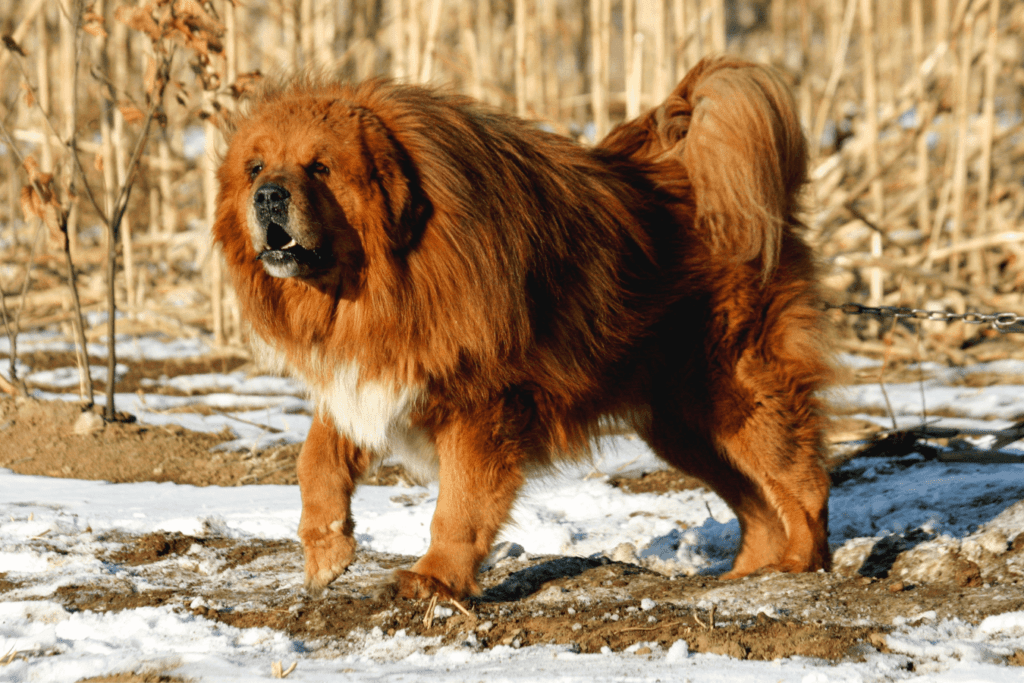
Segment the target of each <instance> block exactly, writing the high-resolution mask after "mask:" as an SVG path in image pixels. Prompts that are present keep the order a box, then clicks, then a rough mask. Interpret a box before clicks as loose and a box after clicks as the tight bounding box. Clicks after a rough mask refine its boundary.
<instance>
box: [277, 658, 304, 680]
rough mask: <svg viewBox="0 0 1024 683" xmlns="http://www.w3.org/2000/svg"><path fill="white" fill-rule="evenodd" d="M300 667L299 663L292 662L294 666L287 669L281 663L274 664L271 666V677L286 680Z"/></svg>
mask: <svg viewBox="0 0 1024 683" xmlns="http://www.w3.org/2000/svg"><path fill="white" fill-rule="evenodd" d="M298 665H299V663H298V662H292V665H291V666H289V667H288V668H287V669H285V668H284V667H283V665H282V664H281V662H280V661H276V662H272V663H271V664H270V675H271V676H273V677H274V678H286V677H287V676H288V674H290V673H291V672H293V671H295V667H297V666H298Z"/></svg>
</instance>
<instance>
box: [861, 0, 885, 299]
mask: <svg viewBox="0 0 1024 683" xmlns="http://www.w3.org/2000/svg"><path fill="white" fill-rule="evenodd" d="M860 26H861V41H862V43H863V45H862V50H861V55H862V59H863V64H864V67H863V68H864V74H863V83H864V133H863V134H864V136H865V138H866V139H865V171H866V172H867V174H868V176H869V177H873V178H874V180H872V181H871V187H870V196H871V218H872V220H874V222H875V225H876V226H878V225H879V224H880V223H881V221H882V218H883V217H884V215H885V196H884V187H883V185H882V179H881V178H880V177H878V175H879V173H878V169H879V154H878V135H879V129H878V71H877V68H876V66H875V45H874V39H875V8H874V3H873V2H872V0H860ZM871 257H872V258H874V259H880V258H881V257H882V235H881V234H880V233H879V232H878V230H877V229H874V230H872V232H871ZM882 275H883V274H882V269H881V268H879V267H877V266H875V267H872V268H870V269H869V270H868V287H869V294H868V305H870V306H877V305H879V304H880V303H882V294H883V290H882Z"/></svg>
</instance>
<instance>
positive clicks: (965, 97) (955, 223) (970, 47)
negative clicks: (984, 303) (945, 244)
mask: <svg viewBox="0 0 1024 683" xmlns="http://www.w3.org/2000/svg"><path fill="white" fill-rule="evenodd" d="M958 38H959V42H960V63H959V68H958V69H957V74H956V78H957V93H956V105H955V109H956V133H957V135H956V158H955V161H954V162H953V220H952V223H951V225H950V230H949V239H950V241H951V242H952V243H953V244H957V243H959V242H960V240H962V239H963V236H964V229H963V221H964V201H965V198H966V194H967V143H968V141H967V123H968V121H967V115H968V111H969V108H970V103H969V99H970V80H971V57H972V56H973V52H974V40H973V38H974V14H973V13H968V15H967V16H966V17H965V19H964V22H963V25H962V28H961V30H960V35H959V36H958ZM949 269H950V272H952V273H954V274H956V273H958V272H959V270H960V256H959V254H957V255H953V256H950V258H949Z"/></svg>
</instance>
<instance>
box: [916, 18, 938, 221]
mask: <svg viewBox="0 0 1024 683" xmlns="http://www.w3.org/2000/svg"><path fill="white" fill-rule="evenodd" d="M923 2H924V0H911V3H910V25H911V45H912V52H913V56H914V67H915V68H914V80H915V83H914V90H915V95H916V100H915V102H914V109H915V111H916V112H917V127H918V136H917V149H916V153H917V173H916V181H917V182H916V185H917V226H918V229H919V230H920V231H921V232H922V233H924V232H925V231H926V230H928V227H929V226H930V225H931V218H930V213H931V211H930V209H931V196H930V193H929V191H928V180H929V178H930V170H931V168H930V161H929V158H928V137H927V136H926V135H925V134H924V132H925V130H926V129H927V128H928V125H929V123H930V121H931V118H932V116H933V115H934V112H933V109H934V107H933V106H932V104H931V102H929V101H928V93H927V84H926V83H925V79H924V75H923V74H921V70H920V68H918V67H919V66H920V65H921V63H922V62H924V55H925V52H924V8H923V7H922V4H923Z"/></svg>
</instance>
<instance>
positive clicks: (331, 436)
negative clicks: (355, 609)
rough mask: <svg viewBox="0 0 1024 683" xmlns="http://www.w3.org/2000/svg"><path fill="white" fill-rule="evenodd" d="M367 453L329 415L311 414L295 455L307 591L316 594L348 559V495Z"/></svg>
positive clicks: (350, 552)
mask: <svg viewBox="0 0 1024 683" xmlns="http://www.w3.org/2000/svg"><path fill="white" fill-rule="evenodd" d="M369 464H370V455H369V454H368V453H367V452H365V451H363V450H362V449H360V448H358V447H357V446H356V445H355V444H353V443H352V442H351V441H349V440H348V439H347V438H345V437H344V436H342V435H340V434H339V433H338V430H337V429H335V427H334V424H333V423H332V422H331V421H330V419H329V418H325V417H324V416H323V415H321V414H320V413H317V415H316V416H315V417H314V418H313V425H312V426H311V427H310V429H309V436H307V437H306V443H305V444H303V446H302V452H301V453H300V454H299V461H298V476H299V490H300V491H301V493H302V519H301V521H300V522H299V539H300V540H301V541H302V550H303V552H304V553H305V555H306V590H307V591H309V592H310V593H311V594H313V595H317V594H319V593H320V592H321V591H322V590H323V589H324V587H325V586H327V584H329V583H330V582H331V581H333V580H334V579H336V578H337V577H338V576H339V575H340V574H341V573H342V572H344V571H345V568H346V567H348V566H349V564H351V563H352V557H353V555H354V554H355V549H356V541H355V537H354V535H353V529H354V524H353V522H352V507H351V499H352V492H353V491H354V490H355V486H356V484H355V482H356V480H357V479H358V478H359V477H360V476H361V475H362V474H363V472H365V471H366V469H367V467H368V466H369Z"/></svg>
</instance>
